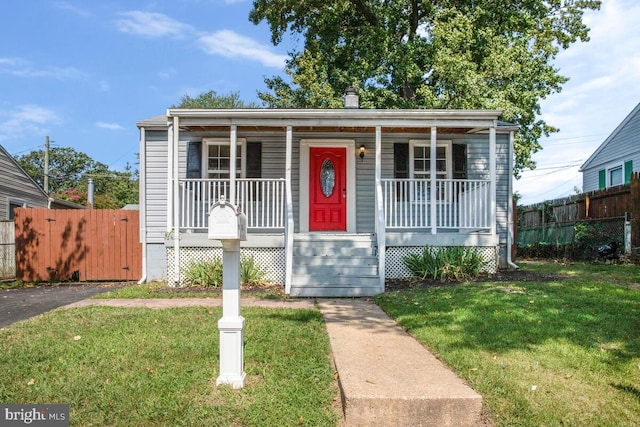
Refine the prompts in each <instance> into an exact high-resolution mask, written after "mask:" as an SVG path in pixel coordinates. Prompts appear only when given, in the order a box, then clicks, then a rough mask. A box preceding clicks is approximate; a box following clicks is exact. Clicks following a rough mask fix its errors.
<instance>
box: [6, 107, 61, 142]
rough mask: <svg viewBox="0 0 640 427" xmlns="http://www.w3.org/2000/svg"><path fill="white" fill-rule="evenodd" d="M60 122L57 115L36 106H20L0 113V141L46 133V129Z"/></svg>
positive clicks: (47, 109)
mask: <svg viewBox="0 0 640 427" xmlns="http://www.w3.org/2000/svg"><path fill="white" fill-rule="evenodd" d="M61 122H62V119H61V118H60V116H58V114H57V113H56V112H55V111H53V110H51V109H49V108H45V107H40V106H38V105H21V106H18V107H15V108H13V109H12V110H9V111H0V141H6V140H10V139H17V138H19V137H21V136H22V135H26V134H38V133H39V134H42V135H44V134H45V133H46V127H47V126H51V125H57V124H59V123H61Z"/></svg>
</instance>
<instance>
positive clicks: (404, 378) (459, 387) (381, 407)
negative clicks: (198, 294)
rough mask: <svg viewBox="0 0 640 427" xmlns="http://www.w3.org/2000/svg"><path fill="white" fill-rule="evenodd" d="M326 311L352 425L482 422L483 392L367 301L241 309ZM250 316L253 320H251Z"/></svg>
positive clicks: (194, 302) (168, 301) (255, 302)
mask: <svg viewBox="0 0 640 427" xmlns="http://www.w3.org/2000/svg"><path fill="white" fill-rule="evenodd" d="M221 303H222V299H219V298H164V299H139V300H136V299H110V300H109V299H93V300H92V299H88V300H83V301H79V302H76V303H73V304H70V305H67V306H66V307H65V308H73V307H86V306H89V305H105V306H113V307H147V308H154V309H159V308H168V307H188V306H220V305H221ZM316 303H317V307H318V308H319V309H320V311H321V312H322V315H323V317H324V320H325V323H326V325H327V331H328V335H329V339H330V342H331V349H332V352H333V357H334V363H335V366H336V369H337V372H338V376H339V384H340V391H341V394H342V403H343V409H344V415H345V419H344V423H343V424H344V425H346V426H349V427H351V426H367V427H369V426H385V427H391V426H411V427H418V426H438V427H447V426H456V427H458V426H482V425H485V424H486V423H485V421H484V420H483V419H482V415H481V412H482V397H481V396H480V395H479V394H478V393H476V392H475V391H474V390H472V389H471V388H470V387H469V386H468V385H466V384H465V383H464V381H463V380H462V379H460V378H459V377H458V376H456V375H455V374H454V373H453V372H452V371H451V370H449V369H448V368H447V367H446V366H445V365H444V364H443V363H442V362H440V361H439V360H438V359H436V358H435V357H434V356H433V355H432V354H431V353H430V352H429V351H427V350H426V349H425V348H424V347H423V346H422V345H420V344H419V343H418V342H417V341H416V340H414V339H413V338H412V337H411V336H409V335H408V334H407V333H406V332H404V331H403V330H402V328H400V327H399V326H398V324H397V323H396V322H395V321H393V320H392V319H390V318H389V317H388V316H387V315H386V314H385V313H384V312H383V311H382V310H381V309H380V308H379V307H378V306H377V305H376V304H374V303H373V302H372V301H371V300H369V299H352V298H344V299H318V300H317V301H315V300H313V299H294V300H264V299H256V298H243V299H242V300H241V306H242V307H251V306H260V307H270V308H314V307H316ZM248 321H250V319H248Z"/></svg>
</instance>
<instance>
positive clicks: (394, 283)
mask: <svg viewBox="0 0 640 427" xmlns="http://www.w3.org/2000/svg"><path fill="white" fill-rule="evenodd" d="M560 279H562V276H561V275H558V274H547V273H537V272H533V271H524V270H511V269H509V270H498V272H496V273H495V274H491V275H487V274H484V275H481V276H479V277H477V278H476V279H473V280H471V281H473V282H485V281H490V282H552V281H555V280H560ZM458 284H460V282H458V281H455V280H452V281H442V280H434V279H415V278H405V279H387V281H386V283H385V285H386V286H385V287H386V290H387V291H399V290H403V289H415V288H425V287H433V286H453V285H458Z"/></svg>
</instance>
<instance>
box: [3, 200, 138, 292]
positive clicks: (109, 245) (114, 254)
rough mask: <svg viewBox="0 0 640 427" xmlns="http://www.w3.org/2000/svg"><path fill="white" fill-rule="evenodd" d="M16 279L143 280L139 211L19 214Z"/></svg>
mask: <svg viewBox="0 0 640 427" xmlns="http://www.w3.org/2000/svg"><path fill="white" fill-rule="evenodd" d="M14 221H15V245H16V278H17V279H19V280H24V281H29V282H31V281H38V280H44V281H58V280H61V281H64V280H74V281H78V280H80V281H94V280H95V281H104V280H113V281H130V280H137V279H139V278H140V277H141V275H142V245H141V243H140V239H139V223H140V218H139V212H138V211H128V210H107V209H95V210H93V209H86V210H73V209H58V210H50V209H29V208H26V209H25V208H18V209H16V210H15V218H14Z"/></svg>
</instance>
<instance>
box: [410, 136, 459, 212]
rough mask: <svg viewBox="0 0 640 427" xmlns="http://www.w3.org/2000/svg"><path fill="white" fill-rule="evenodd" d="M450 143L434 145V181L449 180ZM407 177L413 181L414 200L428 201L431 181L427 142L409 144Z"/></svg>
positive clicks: (442, 142) (429, 152) (428, 145)
mask: <svg viewBox="0 0 640 427" xmlns="http://www.w3.org/2000/svg"><path fill="white" fill-rule="evenodd" d="M451 159H452V156H451V141H438V142H437V144H436V164H435V173H436V179H437V180H440V179H450V178H451V174H452V171H453V167H452V160H451ZM409 175H410V177H411V178H413V179H414V180H416V181H414V184H413V185H414V186H415V191H414V194H415V199H416V200H429V198H430V192H429V188H430V182H429V180H430V179H431V144H430V142H429V141H417V140H412V141H410V142H409Z"/></svg>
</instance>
